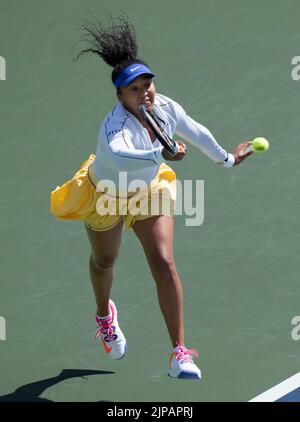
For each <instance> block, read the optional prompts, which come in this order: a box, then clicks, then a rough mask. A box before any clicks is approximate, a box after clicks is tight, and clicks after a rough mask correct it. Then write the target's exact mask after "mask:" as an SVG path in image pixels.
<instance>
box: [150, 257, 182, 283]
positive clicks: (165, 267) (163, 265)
mask: <svg viewBox="0 0 300 422" xmlns="http://www.w3.org/2000/svg"><path fill="white" fill-rule="evenodd" d="M153 273H154V277H155V279H159V280H161V279H163V280H165V281H166V282H173V281H174V280H175V279H176V278H177V276H178V274H177V270H176V264H175V261H174V258H173V257H165V256H160V257H159V258H156V260H155V264H154V270H153Z"/></svg>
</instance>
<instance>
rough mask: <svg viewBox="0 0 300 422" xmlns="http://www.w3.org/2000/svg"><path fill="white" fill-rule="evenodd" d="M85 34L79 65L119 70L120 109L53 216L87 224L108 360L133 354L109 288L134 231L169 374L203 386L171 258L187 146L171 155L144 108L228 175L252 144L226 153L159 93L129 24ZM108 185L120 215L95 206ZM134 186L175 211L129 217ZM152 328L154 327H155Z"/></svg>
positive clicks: (58, 196) (60, 192)
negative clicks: (85, 61) (167, 344)
mask: <svg viewBox="0 0 300 422" xmlns="http://www.w3.org/2000/svg"><path fill="white" fill-rule="evenodd" d="M82 29H83V30H84V33H85V35H86V36H87V37H86V39H87V40H88V42H89V43H90V44H89V46H88V47H89V48H87V49H84V50H82V51H81V52H80V53H79V55H78V56H77V58H78V57H80V55H82V54H83V53H88V52H91V53H95V54H97V55H99V56H100V57H101V58H102V59H103V60H104V61H105V62H106V63H107V64H108V65H110V66H112V67H113V71H112V83H113V85H114V87H115V90H116V95H117V99H118V102H117V104H116V106H115V107H114V108H113V110H112V111H111V112H110V113H109V114H108V115H107V116H106V117H105V119H104V120H103V122H102V124H101V127H100V131H99V137H98V144H97V150H96V154H95V155H93V154H92V155H90V157H89V158H88V160H87V161H86V162H85V163H83V165H82V167H81V168H80V170H79V171H78V172H77V173H76V174H75V175H74V177H73V178H72V179H71V180H69V181H67V182H66V183H65V184H64V185H62V186H58V187H57V188H56V189H55V190H54V191H53V192H52V193H51V213H52V214H54V215H55V216H56V218H57V219H59V220H80V221H83V222H84V224H85V227H86V231H87V234H88V238H89V241H90V245H91V257H90V263H89V269H90V277H91V281H92V285H93V288H94V293H95V299H96V304H97V310H96V322H97V325H98V331H97V333H96V337H97V338H98V337H99V338H100V339H101V341H102V344H103V347H104V349H105V351H106V352H107V354H108V355H109V356H110V357H112V358H113V359H121V358H123V357H124V356H125V354H126V352H127V346H126V340H125V337H124V334H123V332H122V331H121V328H120V325H119V323H118V316H117V307H116V305H115V303H114V302H113V300H112V299H111V289H112V283H113V278H114V265H115V262H116V259H117V257H118V254H119V250H120V245H121V236H122V232H123V228H124V229H125V231H127V230H129V229H131V228H132V229H133V231H134V233H135V235H136V236H137V238H138V239H139V241H140V243H141V245H142V247H143V249H144V253H145V256H146V258H147V261H148V264H149V267H150V270H151V272H152V275H153V278H154V280H155V282H156V289H157V295H158V301H159V305H160V308H161V311H162V314H163V317H164V320H165V322H166V326H167V330H168V333H169V336H170V339H171V343H172V347H173V350H172V354H171V357H170V359H169V372H168V373H169V375H170V376H171V377H174V378H191V379H200V378H201V372H200V369H199V368H198V366H197V365H196V364H195V363H194V361H193V357H197V355H198V353H197V351H195V350H189V349H188V348H187V347H186V345H185V341H184V322H183V297H182V287H181V281H180V277H179V274H178V272H177V269H176V265H175V261H174V256H173V228H174V222H173V210H174V197H175V192H174V189H175V186H176V183H174V181H175V180H176V174H175V172H174V171H173V170H172V169H171V168H170V167H169V166H168V165H167V164H166V162H169V161H179V160H182V159H183V158H184V157H185V155H186V152H187V150H186V144H185V143H184V142H182V141H177V142H178V145H179V149H178V153H177V155H175V156H171V155H169V153H168V152H167V150H166V149H164V148H163V146H162V145H161V144H160V143H159V142H158V140H157V139H156V136H155V135H154V133H153V132H152V131H151V129H150V128H149V127H148V125H147V124H146V122H145V120H144V119H143V117H142V116H141V114H140V112H139V106H140V105H141V104H145V106H146V108H147V110H148V111H155V114H156V116H157V117H158V118H159V120H160V122H161V125H162V127H163V129H164V130H165V132H166V133H167V134H168V135H169V136H170V137H171V138H172V137H173V135H174V134H175V133H176V134H177V135H179V136H180V137H182V138H183V139H184V140H185V141H187V142H189V143H190V144H192V145H193V146H194V147H196V148H197V149H198V150H200V151H201V152H202V153H203V154H204V155H206V156H207V157H209V158H210V159H211V160H213V161H214V162H215V163H217V164H219V165H222V166H224V167H225V168H230V167H233V166H237V165H239V164H240V163H241V162H242V161H244V160H245V159H246V158H247V157H248V156H250V155H251V154H252V152H251V151H250V152H248V153H246V154H245V155H243V153H244V152H245V150H246V148H247V146H248V145H249V142H244V143H242V144H239V145H238V146H237V147H236V149H235V151H234V152H233V153H232V154H231V153H228V152H226V151H225V150H224V149H223V148H222V147H221V146H220V145H219V144H218V142H217V141H216V140H215V138H214V137H213V135H212V134H211V133H210V131H209V130H208V129H207V128H205V127H204V126H203V125H201V124H199V123H197V122H196V121H194V120H193V119H192V118H191V117H189V116H188V115H187V114H186V112H185V111H184V109H183V108H182V107H181V106H180V105H179V104H177V103H176V102H175V101H173V100H172V99H170V98H168V97H166V96H164V95H162V94H158V93H156V90H155V85H154V82H153V78H154V77H155V75H154V73H153V72H152V70H150V68H149V66H148V65H147V64H146V63H145V62H144V61H142V60H140V59H139V58H138V46H137V41H136V35H135V30H134V27H133V25H132V24H131V23H130V21H129V20H128V18H127V17H124V16H121V17H120V18H118V20H117V21H112V25H111V27H110V28H105V27H104V26H103V25H102V24H101V23H100V22H97V23H95V24H85V25H83V27H82ZM121 172H123V173H122V174H124V172H126V175H127V182H128V185H127V187H126V188H124V186H123V183H122V184H121V183H120V179H119V176H120V174H121ZM103 180H110V181H111V182H113V183H114V185H115V186H116V198H115V199H114V201H115V202H114V205H116V206H117V210H118V212H116V213H114V212H111V213H109V212H108V213H107V214H106V215H104V214H103V213H99V212H98V211H97V203H98V202H99V200H101V198H103V195H105V192H104V191H102V190H101V188H100V189H99V188H97V186H98V187H99V183H100V185H101V181H103ZM135 180H142V181H144V182H145V183H146V185H147V186H149V190H148V191H147V195H148V196H147V199H148V203H151V202H152V201H154V200H157V199H158V198H161V197H162V192H165V191H167V192H168V193H169V200H170V207H169V212H165V211H160V212H157V213H156V214H155V215H153V214H151V212H149V213H148V214H147V213H145V212H144V213H142V212H141V213H136V212H135V213H131V212H130V207H128V208H125V212H124V207H123V205H124V198H125V204H127V205H128V201H129V200H130V199H131V198H132V197H133V195H135V194H136V192H135V191H134V190H132V191H131V190H130V189H128V186H130V183H131V182H134V181H135ZM121 185H122V186H121ZM150 188H151V189H150ZM121 200H122V204H123V205H122V206H121ZM108 208H109V207H108ZM161 208H162V207H160V210H161ZM150 324H151V322H150V321H149V327H150Z"/></svg>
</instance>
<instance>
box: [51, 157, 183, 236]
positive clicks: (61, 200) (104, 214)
mask: <svg viewBox="0 0 300 422" xmlns="http://www.w3.org/2000/svg"><path fill="white" fill-rule="evenodd" d="M94 159H95V156H94V155H93V154H91V155H90V157H89V158H88V160H87V161H85V162H84V163H83V164H82V166H81V168H80V169H79V170H78V171H77V172H76V173H75V175H74V176H73V177H72V179H71V180H69V181H67V182H66V183H64V184H63V185H62V186H57V188H56V189H55V190H54V191H52V192H51V195H50V212H51V213H52V214H53V215H54V216H55V217H56V218H57V219H58V220H67V221H83V222H84V223H85V225H86V226H87V227H89V228H90V229H92V230H96V231H106V230H110V229H112V228H113V227H115V226H116V225H117V224H119V222H120V221H121V220H122V219H123V220H124V228H125V230H126V231H127V230H129V229H130V228H131V227H132V226H133V225H134V223H135V222H136V221H139V220H145V219H147V218H150V217H152V216H153V215H173V213H174V207H175V200H176V173H175V172H174V171H173V170H172V169H171V168H170V167H168V166H167V165H166V164H164V163H163V164H161V165H160V167H159V170H158V172H157V175H156V177H155V179H154V180H153V181H152V182H151V184H150V185H149V186H148V188H147V189H146V190H143V191H140V192H137V193H135V194H133V195H132V196H130V197H128V198H126V199H125V200H124V199H122V198H118V197H111V196H108V195H107V194H106V193H104V192H97V188H96V185H97V180H96V178H95V175H94V174H93V171H92V168H91V167H90V165H91V164H92V163H93V161H94Z"/></svg>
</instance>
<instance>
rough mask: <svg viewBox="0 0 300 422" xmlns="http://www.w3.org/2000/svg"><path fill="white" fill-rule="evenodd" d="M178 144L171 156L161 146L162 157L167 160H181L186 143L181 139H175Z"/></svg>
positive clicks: (184, 152)
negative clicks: (175, 151)
mask: <svg viewBox="0 0 300 422" xmlns="http://www.w3.org/2000/svg"><path fill="white" fill-rule="evenodd" d="M176 142H177V144H178V152H177V154H176V155H174V156H172V155H170V154H169V153H168V151H167V150H166V149H165V148H163V150H162V156H163V157H164V159H165V160H169V161H179V160H182V159H183V157H184V156H185V154H186V145H185V144H184V143H183V142H181V141H176Z"/></svg>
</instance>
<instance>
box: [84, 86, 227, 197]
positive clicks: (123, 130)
mask: <svg viewBox="0 0 300 422" xmlns="http://www.w3.org/2000/svg"><path fill="white" fill-rule="evenodd" d="M154 109H155V113H156V114H157V115H158V116H159V117H160V118H161V120H162V121H163V122H164V123H162V127H163V128H164V130H165V131H166V132H167V134H168V135H169V136H170V137H171V138H173V135H174V133H176V134H177V135H178V136H179V137H182V138H183V139H184V140H186V141H187V142H189V143H191V144H192V145H194V146H195V147H196V148H198V149H199V150H200V151H201V152H202V153H204V154H205V155H206V156H208V157H209V158H211V159H212V160H213V161H215V162H217V163H221V164H224V165H225V166H226V167H232V165H233V164H234V157H233V155H232V154H228V153H227V152H226V151H225V150H224V149H223V148H222V147H221V146H220V145H219V144H218V143H217V141H216V140H215V138H214V137H213V135H212V134H211V133H210V131H209V130H208V129H207V128H206V127H204V126H202V125H201V124H200V123H197V122H195V121H194V120H193V119H192V118H191V117H189V116H188V115H187V114H186V112H185V111H184V109H183V108H182V107H181V106H180V105H179V104H177V103H176V102H175V101H173V100H171V99H170V98H168V97H166V96H164V95H161V94H156V96H155V102H154ZM162 148H163V147H162V145H161V144H160V142H159V141H158V140H157V139H156V140H155V142H153V143H152V141H151V139H150V136H149V134H148V131H147V130H146V129H145V128H144V127H143V126H142V124H141V123H140V122H139V121H138V119H136V117H134V116H133V114H131V113H130V112H129V111H128V110H126V109H125V108H124V106H123V105H122V104H121V103H118V104H117V106H116V107H115V108H114V109H113V110H112V111H111V113H109V114H108V115H107V116H106V118H105V119H104V121H103V123H102V125H101V127H100V131H99V137H98V144H97V150H96V158H95V161H94V162H93V164H92V169H93V172H94V174H95V176H96V178H97V180H98V181H99V180H104V179H105V180H111V181H112V182H113V183H114V184H115V186H116V188H117V190H119V173H120V172H127V181H128V184H129V183H130V182H131V181H133V180H136V179H139V180H143V181H145V182H146V183H147V184H149V183H150V182H151V181H152V180H153V179H154V178H155V176H156V174H157V171H158V169H159V165H160V164H161V163H163V162H165V160H164V158H163V156H162V154H161V151H162ZM226 159H227V162H226V163H225V161H224V160H226ZM119 193H121V192H119Z"/></svg>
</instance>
